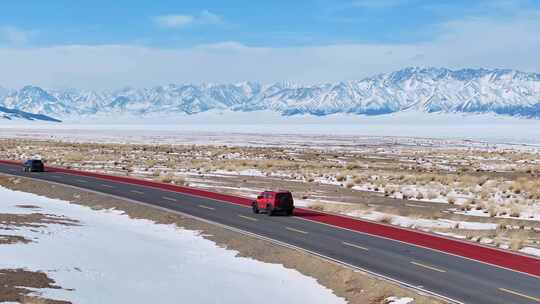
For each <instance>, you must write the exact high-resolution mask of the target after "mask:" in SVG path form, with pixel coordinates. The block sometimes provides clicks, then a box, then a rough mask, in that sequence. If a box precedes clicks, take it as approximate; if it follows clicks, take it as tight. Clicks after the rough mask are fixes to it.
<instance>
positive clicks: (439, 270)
mask: <svg viewBox="0 0 540 304" xmlns="http://www.w3.org/2000/svg"><path fill="white" fill-rule="evenodd" d="M411 264H414V265H416V266H420V267H423V268H426V269H429V270H433V271H437V272H446V270H442V269H439V268H435V267H433V266H428V265H424V264H420V263H417V262H411Z"/></svg>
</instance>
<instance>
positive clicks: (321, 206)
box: [308, 202, 324, 211]
mask: <svg viewBox="0 0 540 304" xmlns="http://www.w3.org/2000/svg"><path fill="white" fill-rule="evenodd" d="M308 208H309V209H313V210H318V211H324V204H323V203H321V202H314V203H310V204H308Z"/></svg>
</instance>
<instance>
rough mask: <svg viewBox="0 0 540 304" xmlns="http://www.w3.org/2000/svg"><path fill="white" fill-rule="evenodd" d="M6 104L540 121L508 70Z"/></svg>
mask: <svg viewBox="0 0 540 304" xmlns="http://www.w3.org/2000/svg"><path fill="white" fill-rule="evenodd" d="M0 106H3V107H6V108H9V109H17V110H20V111H25V112H30V113H35V114H43V115H49V116H52V117H57V118H66V117H68V118H69V117H71V118H73V117H79V116H92V115H95V114H102V113H107V114H115V113H118V114H129V115H136V116H145V115H153V114H156V115H174V114H179V113H184V114H186V113H187V114H195V113H200V112H204V111H207V110H212V109H223V110H232V111H256V110H270V111H276V112H279V113H281V114H282V115H295V114H312V115H319V116H322V115H328V114H334V113H353V114H365V115H378V114H387V113H394V112H400V111H408V110H415V111H422V112H426V113H434V112H443V113H496V114H503V115H511V116H520V117H527V118H540V74H535V73H525V72H520V71H515V70H502V69H462V70H450V69H446V68H405V69H402V70H399V71H396V72H392V73H386V74H379V75H376V76H373V77H368V78H365V79H362V80H354V81H346V82H339V83H324V84H317V85H299V84H294V83H274V84H267V85H263V84H259V83H255V82H243V83H237V84H200V85H194V84H180V85H177V84H170V85H165V86H157V87H153V88H142V89H136V88H124V89H121V90H117V91H90V90H78V89H69V90H45V89H42V88H40V87H37V86H25V87H23V88H22V89H20V90H10V89H2V88H0Z"/></svg>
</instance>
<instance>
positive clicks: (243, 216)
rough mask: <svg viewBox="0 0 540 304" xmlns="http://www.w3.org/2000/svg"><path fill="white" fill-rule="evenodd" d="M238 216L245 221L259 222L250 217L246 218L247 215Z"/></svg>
mask: <svg viewBox="0 0 540 304" xmlns="http://www.w3.org/2000/svg"><path fill="white" fill-rule="evenodd" d="M238 216H239V217H241V218H243V219H246V220H250V221H253V222H256V221H258V219H256V218H253V217H249V216H245V215H241V214H239V215H238Z"/></svg>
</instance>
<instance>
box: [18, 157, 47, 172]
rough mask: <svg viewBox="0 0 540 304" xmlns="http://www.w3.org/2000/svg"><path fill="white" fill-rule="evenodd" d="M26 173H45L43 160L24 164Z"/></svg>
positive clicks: (33, 160)
mask: <svg viewBox="0 0 540 304" xmlns="http://www.w3.org/2000/svg"><path fill="white" fill-rule="evenodd" d="M23 170H24V172H43V171H45V165H43V161H41V159H29V160H27V161H25V162H24V164H23Z"/></svg>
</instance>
